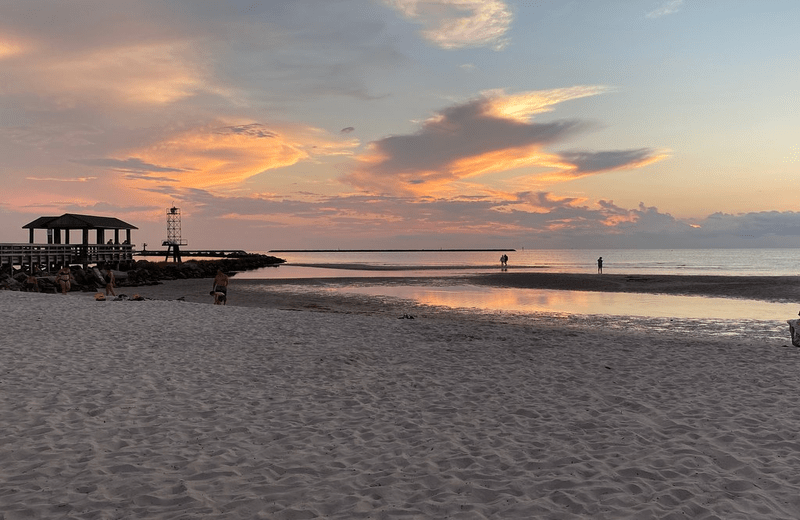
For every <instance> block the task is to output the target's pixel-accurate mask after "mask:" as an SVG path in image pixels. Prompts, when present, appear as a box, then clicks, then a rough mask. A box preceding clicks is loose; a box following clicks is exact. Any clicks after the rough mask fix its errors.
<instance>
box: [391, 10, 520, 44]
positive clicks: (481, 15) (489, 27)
mask: <svg viewBox="0 0 800 520" xmlns="http://www.w3.org/2000/svg"><path fill="white" fill-rule="evenodd" d="M384 2H385V3H386V4H387V5H389V6H391V7H393V8H395V9H397V10H398V11H399V12H400V13H401V14H402V15H403V16H404V17H406V18H407V19H409V20H411V21H413V22H415V23H418V24H420V25H422V31H421V34H422V36H423V38H425V39H426V40H428V41H430V42H432V43H434V44H436V45H438V46H439V47H442V48H443V49H459V48H463V47H492V48H494V49H497V50H500V49H502V48H504V47H505V46H506V45H507V44H508V40H507V38H506V33H507V32H508V30H509V28H510V27H511V22H512V20H513V18H514V17H513V14H512V13H511V9H510V8H509V6H508V5H507V4H506V3H505V2H504V1H502V0H384Z"/></svg>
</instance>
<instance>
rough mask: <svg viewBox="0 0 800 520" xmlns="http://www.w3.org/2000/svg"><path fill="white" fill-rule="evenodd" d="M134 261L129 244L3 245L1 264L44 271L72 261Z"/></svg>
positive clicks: (83, 263)
mask: <svg viewBox="0 0 800 520" xmlns="http://www.w3.org/2000/svg"><path fill="white" fill-rule="evenodd" d="M132 261H133V246H132V245H129V244H24V243H22V244H8V243H6V244H0V267H6V266H20V267H24V266H27V267H29V268H30V266H39V267H43V268H45V270H52V269H53V268H54V267H58V266H62V265H72V264H81V265H88V264H97V263H113V264H115V265H116V264H120V263H125V262H132Z"/></svg>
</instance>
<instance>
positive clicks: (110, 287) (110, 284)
mask: <svg viewBox="0 0 800 520" xmlns="http://www.w3.org/2000/svg"><path fill="white" fill-rule="evenodd" d="M103 280H104V281H105V282H106V296H108V295H109V294H110V295H111V296H116V295H117V293H115V292H114V282H116V278H114V271H112V270H111V268H108V269H106V275H105V276H104V277H103Z"/></svg>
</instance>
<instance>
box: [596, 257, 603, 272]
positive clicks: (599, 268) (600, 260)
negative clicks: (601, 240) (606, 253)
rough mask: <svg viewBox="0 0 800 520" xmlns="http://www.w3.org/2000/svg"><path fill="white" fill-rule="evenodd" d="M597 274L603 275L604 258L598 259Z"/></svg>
mask: <svg viewBox="0 0 800 520" xmlns="http://www.w3.org/2000/svg"><path fill="white" fill-rule="evenodd" d="M597 274H603V257H602V256H601V257H600V258H598V259H597Z"/></svg>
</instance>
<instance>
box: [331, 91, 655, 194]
mask: <svg viewBox="0 0 800 520" xmlns="http://www.w3.org/2000/svg"><path fill="white" fill-rule="evenodd" d="M607 90H608V89H607V88H606V87H602V86H579V87H571V88H565V89H554V90H547V91H534V92H523V93H519V94H513V95H506V94H505V93H503V92H502V91H491V92H487V93H485V94H484V95H482V96H480V97H478V98H476V99H473V100H470V101H468V102H466V103H462V104H458V105H454V106H451V107H448V108H446V109H444V110H442V111H440V112H439V113H437V114H436V115H435V116H434V117H431V118H430V119H428V120H427V121H425V122H424V123H422V125H421V128H420V129H419V131H418V132H416V133H414V134H409V135H396V136H389V137H385V138H383V139H380V140H378V141H374V142H372V143H370V144H369V147H368V149H367V151H366V153H364V154H362V155H361V156H359V157H358V160H359V162H360V164H359V165H358V166H357V167H356V169H355V170H354V171H353V172H352V173H350V174H348V175H346V176H345V177H344V180H345V181H346V182H349V183H351V184H353V185H354V186H356V187H357V188H359V189H362V190H365V191H368V192H372V193H387V194H403V195H411V194H416V195H426V196H437V195H441V194H443V193H449V194H450V195H452V191H453V188H454V186H455V183H457V182H460V181H464V180H466V179H472V180H474V179H475V178H476V177H479V176H483V175H486V174H490V173H496V172H504V171H509V170H513V169H518V168H534V167H535V168H540V169H541V168H544V169H546V170H548V171H549V172H550V173H549V175H547V174H545V175H542V176H541V179H542V180H549V181H551V182H552V181H563V180H568V179H571V178H575V177H580V176H584V175H588V174H592V173H599V172H602V171H610V170H615V169H621V168H634V167H638V166H642V165H645V164H649V163H651V162H654V161H656V160H660V159H662V158H663V157H665V155H664V154H661V153H657V152H655V151H653V150H651V149H649V148H641V149H637V150H621V151H612V152H567V153H562V154H558V153H552V152H547V151H545V147H548V146H552V145H555V144H558V143H561V142H563V141H565V140H567V139H568V138H570V137H573V136H574V135H576V134H577V133H579V132H581V131H584V130H586V129H587V128H590V127H591V126H593V125H591V124H590V123H587V122H585V121H579V120H557V121H551V122H547V123H538V122H531V121H530V119H531V117H532V116H533V115H534V114H540V113H543V112H548V111H550V110H552V109H553V108H552V107H553V106H554V105H556V104H558V103H561V102H564V101H567V100H571V99H577V98H581V97H587V96H594V95H598V94H601V93H603V92H606V91H607Z"/></svg>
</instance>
